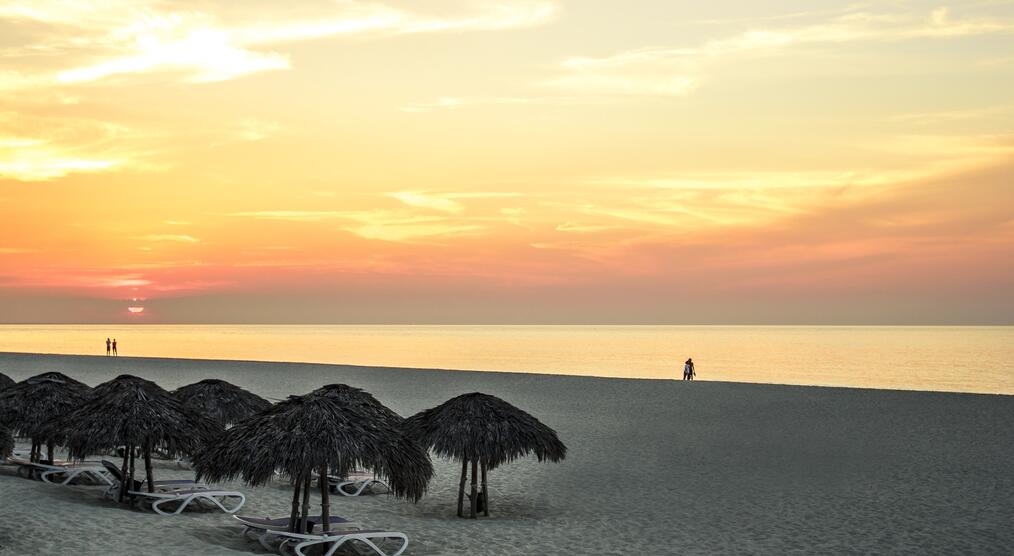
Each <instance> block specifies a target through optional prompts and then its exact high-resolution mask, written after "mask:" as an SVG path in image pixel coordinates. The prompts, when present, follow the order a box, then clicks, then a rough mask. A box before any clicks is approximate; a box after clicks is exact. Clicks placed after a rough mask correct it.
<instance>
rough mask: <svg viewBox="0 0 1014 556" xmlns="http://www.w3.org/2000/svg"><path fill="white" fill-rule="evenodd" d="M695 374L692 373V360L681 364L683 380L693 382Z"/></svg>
mask: <svg viewBox="0 0 1014 556" xmlns="http://www.w3.org/2000/svg"><path fill="white" fill-rule="evenodd" d="M696 374H697V373H696V372H694V359H693V357H691V358H689V359H687V362H686V363H684V364H683V380H693V379H694V375H696Z"/></svg>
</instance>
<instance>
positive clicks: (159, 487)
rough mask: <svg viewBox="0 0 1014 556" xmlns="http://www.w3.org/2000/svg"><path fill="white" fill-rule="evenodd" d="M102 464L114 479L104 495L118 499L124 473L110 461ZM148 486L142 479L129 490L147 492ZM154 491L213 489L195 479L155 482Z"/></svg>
mask: <svg viewBox="0 0 1014 556" xmlns="http://www.w3.org/2000/svg"><path fill="white" fill-rule="evenodd" d="M101 463H102V466H103V467H104V468H105V469H106V471H108V472H109V477H110V478H111V479H112V482H111V483H110V484H109V488H107V489H106V491H105V493H103V495H104V496H105V497H106V498H110V499H112V498H116V497H117V496H118V495H119V493H120V483H121V482H122V481H123V473H122V472H121V471H120V468H119V467H116V464H114V463H113V462H111V461H109V460H102V462H101ZM146 484H147V479H142V480H140V481H138V480H134V484H133V485H132V486H133V488H131V489H129V490H132V491H142V490H146V488H145V485H146ZM152 490H154V491H156V492H172V491H176V490H211V487H210V486H208V485H206V484H203V483H198V482H197V481H195V480H193V479H169V480H163V481H153V483H152Z"/></svg>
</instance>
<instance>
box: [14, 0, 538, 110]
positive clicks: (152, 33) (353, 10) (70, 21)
mask: <svg viewBox="0 0 1014 556" xmlns="http://www.w3.org/2000/svg"><path fill="white" fill-rule="evenodd" d="M82 4H83V5H81V6H72V5H70V4H68V3H66V2H59V1H53V0H51V1H46V0H41V1H39V2H33V3H32V5H31V6H27V5H13V6H2V7H0V23H2V22H4V21H7V22H22V23H23V22H29V23H32V24H33V25H34V26H35V27H36V28H38V27H40V26H41V27H42V28H43V30H39V32H38V36H40V37H41V38H40V39H38V40H37V41H35V42H33V43H31V44H28V45H23V46H21V47H20V49H19V50H18V51H17V52H13V53H8V57H12V56H17V55H19V54H20V55H21V56H22V57H28V55H29V54H32V53H39V52H47V53H50V54H58V55H60V56H61V57H62V58H63V59H69V60H73V59H75V58H77V59H78V60H77V62H76V63H74V64H73V65H72V66H71V67H67V68H64V69H62V70H59V71H57V72H55V73H54V74H48V73H44V72H37V71H34V70H33V69H32V68H31V67H28V68H27V69H28V71H29V73H27V74H25V73H17V72H6V73H3V74H0V89H8V90H10V89H17V88H28V87H35V86H39V85H46V84H50V83H57V84H76V83H86V82H91V81H97V80H101V79H106V78H109V77H114V76H119V75H129V74H138V73H152V72H173V73H177V74H179V75H180V77H181V79H182V80H183V81H186V82H195V83H202V82H215V81H225V80H229V79H235V78H238V77H242V76H245V75H250V74H253V73H259V72H265V71H274V70H284V69H288V68H290V67H291V61H290V60H289V57H288V55H286V54H284V53H279V52H276V51H273V50H271V47H273V46H279V45H283V44H287V43H294V42H305V41H312V40H320V39H325V38H330V37H337V36H344V35H369V34H372V35H377V36H384V35H387V36H392V35H405V34H417V33H438V32H464V31H496V30H505V29H515V28H524V27H532V26H536V25H542V24H544V23H546V22H548V21H550V20H551V19H552V18H553V17H554V16H555V14H556V12H557V6H556V4H555V3H553V2H549V1H528V2H515V3H511V4H505V3H500V2H480V3H478V4H475V6H476V8H475V9H474V10H473V11H471V12H465V13H450V14H446V15H439V16H438V15H427V14H423V13H419V12H413V11H407V10H402V9H398V8H394V7H390V6H386V5H383V4H376V3H363V2H342V3H339V4H337V5H336V4H334V3H323V4H319V5H316V6H313V5H308V6H305V7H303V8H302V9H292V8H289V9H286V8H285V7H283V6H282V5H281V4H274V3H272V4H269V5H268V6H266V7H265V6H261V8H262V9H260V10H254V9H252V8H251V10H250V12H251V13H253V14H254V15H255V16H256V17H253V16H251V15H249V14H247V13H244V11H243V10H239V11H235V12H231V13H228V12H227V9H226V8H224V7H213V6H202V9H203V10H204V11H199V10H197V9H189V10H172V9H170V8H169V7H168V6H166V5H164V4H163V3H161V2H155V1H148V2H144V1H140V2H126V1H119V2H117V1H108V2H97V3H82ZM216 9H217V10H218V11H217V12H216V11H215V10H216ZM45 31H48V32H45ZM83 57H87V58H86V59H84V60H82V59H81V58H83Z"/></svg>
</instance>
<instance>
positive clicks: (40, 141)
mask: <svg viewBox="0 0 1014 556" xmlns="http://www.w3.org/2000/svg"><path fill="white" fill-rule="evenodd" d="M129 135H130V132H129V130H127V129H125V128H123V127H120V126H116V125H111V124H106V123H101V122H94V121H88V120H80V119H74V118H55V117H41V116H30V115H25V114H20V113H16V112H0V178H8V179H15V180H18V181H47V180H52V179H56V178H61V177H64V176H66V175H68V174H72V173H92V172H104V171H112V170H116V169H119V168H121V167H123V166H125V165H126V164H127V162H128V160H129V159H130V158H131V156H132V154H131V152H129V151H128V150H126V149H125V148H124V147H123V146H121V145H120V144H119V140H121V139H123V138H125V137H127V136H129Z"/></svg>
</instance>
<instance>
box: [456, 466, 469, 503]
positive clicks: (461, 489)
mask: <svg viewBox="0 0 1014 556" xmlns="http://www.w3.org/2000/svg"><path fill="white" fill-rule="evenodd" d="M466 476H468V458H462V459H461V482H460V483H458V517H465V514H464V513H463V512H462V510H461V507H462V505H463V503H464V501H465V477H466Z"/></svg>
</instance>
